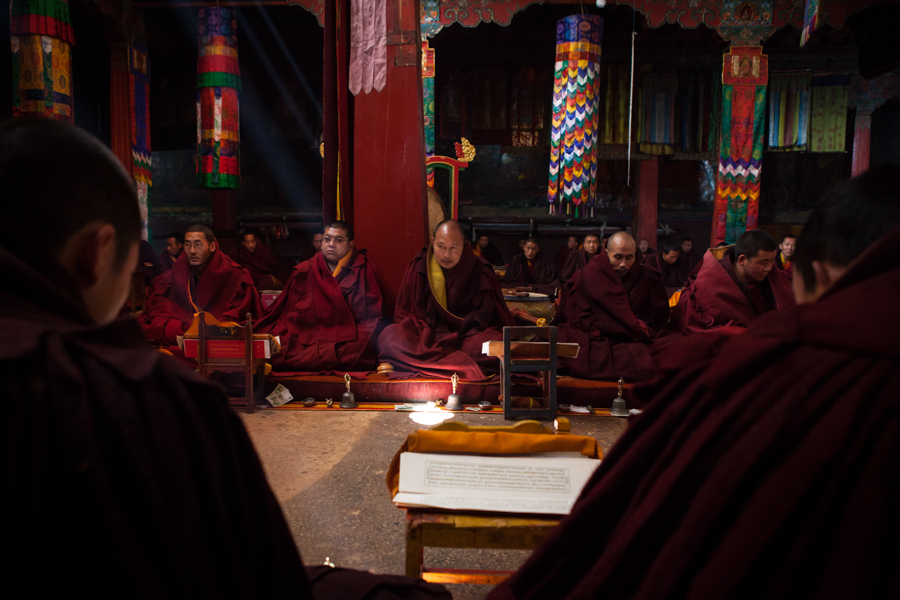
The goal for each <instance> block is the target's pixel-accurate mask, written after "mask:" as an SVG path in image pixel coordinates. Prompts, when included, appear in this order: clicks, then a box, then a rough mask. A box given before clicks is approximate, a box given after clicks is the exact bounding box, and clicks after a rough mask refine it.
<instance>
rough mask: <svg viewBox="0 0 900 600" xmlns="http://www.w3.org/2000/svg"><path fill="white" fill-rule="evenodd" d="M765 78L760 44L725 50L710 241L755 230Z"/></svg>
mask: <svg viewBox="0 0 900 600" xmlns="http://www.w3.org/2000/svg"><path fill="white" fill-rule="evenodd" d="M768 80H769V62H768V57H767V56H765V55H763V53H762V48H761V47H760V46H741V47H732V48H731V51H730V52H728V53H726V54H725V56H724V60H723V67H722V86H723V87H722V138H721V140H722V141H721V145H720V147H719V173H718V177H717V178H716V201H715V207H714V209H713V238H714V239H713V245H715V244H717V243H719V242H726V243H729V244H733V243H734V242H735V241H737V239H738V238H739V237H740V236H741V234H742V233H744V231H746V230H748V229H756V226H757V221H758V216H759V184H760V175H761V172H762V152H763V141H764V139H765V137H764V132H765V125H766V85H767V83H768Z"/></svg>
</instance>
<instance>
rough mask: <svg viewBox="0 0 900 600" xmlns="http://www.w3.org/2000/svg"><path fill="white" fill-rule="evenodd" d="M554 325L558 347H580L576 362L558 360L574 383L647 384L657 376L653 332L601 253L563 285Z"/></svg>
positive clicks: (574, 359) (567, 359) (572, 360)
mask: <svg viewBox="0 0 900 600" xmlns="http://www.w3.org/2000/svg"><path fill="white" fill-rule="evenodd" d="M553 324H554V325H556V327H557V340H558V341H560V342H572V343H577V344H579V345H580V346H581V349H580V351H579V353H578V357H577V358H561V359H560V366H561V367H562V368H563V369H566V370H568V373H569V374H570V375H572V376H573V377H578V378H581V379H618V378H619V377H624V378H625V379H626V380H628V381H646V380H649V379H651V378H653V377H654V376H655V375H656V374H657V371H656V368H655V367H654V365H653V360H652V359H651V358H650V353H649V352H648V349H647V345H648V344H649V343H650V342H651V341H652V336H653V335H654V332H653V331H652V330H651V329H650V328H649V327H647V325H645V324H644V323H643V322H641V321H640V320H638V318H637V317H636V316H635V315H634V312H633V311H632V309H631V304H630V302H629V299H628V292H627V290H626V289H625V285H624V284H623V283H622V278H621V277H620V276H619V274H618V273H616V271H615V270H614V269H613V267H612V265H611V264H610V262H609V257H608V256H607V253H606V252H598V253H597V254H595V255H594V257H593V258H592V259H591V261H590V262H589V263H588V264H587V265H586V266H585V267H584V268H583V269H580V270H578V271H576V272H575V275H574V277H572V281H570V282H569V283H568V284H566V287H565V288H564V289H563V292H562V294H561V296H560V301H559V309H558V310H557V312H556V317H555V319H554V320H553Z"/></svg>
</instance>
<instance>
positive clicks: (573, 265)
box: [559, 233, 600, 283]
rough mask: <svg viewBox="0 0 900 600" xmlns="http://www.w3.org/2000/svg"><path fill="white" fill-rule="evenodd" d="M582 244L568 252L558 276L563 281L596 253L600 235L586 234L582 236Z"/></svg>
mask: <svg viewBox="0 0 900 600" xmlns="http://www.w3.org/2000/svg"><path fill="white" fill-rule="evenodd" d="M582 246H583V247H582V248H581V249H579V250H573V251H572V253H571V254H569V258H567V259H566V266H565V267H563V270H562V273H560V277H559V278H560V280H562V282H563V283H566V282H568V281H569V280H570V279H572V276H573V275H575V272H576V271H578V270H579V269H582V268H584V265H586V264H587V263H588V262H589V261H590V260H591V257H592V256H594V255H595V254H597V251H598V250H600V236H599V235H597V234H596V233H589V234H587V235H586V236H584V244H582Z"/></svg>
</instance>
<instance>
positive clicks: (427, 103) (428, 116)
mask: <svg viewBox="0 0 900 600" xmlns="http://www.w3.org/2000/svg"><path fill="white" fill-rule="evenodd" d="M422 100H423V107H422V108H423V110H422V115H423V116H424V120H425V156H426V158H430V157H432V156H434V50H433V49H432V48H429V47H428V40H424V41H423V42H422ZM425 175H426V176H427V179H428V186H429V187H432V188H433V187H434V167H425Z"/></svg>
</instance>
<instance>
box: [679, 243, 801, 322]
mask: <svg viewBox="0 0 900 600" xmlns="http://www.w3.org/2000/svg"><path fill="white" fill-rule="evenodd" d="M733 254H734V250H733V249H729V250H728V252H726V253H725V256H723V257H722V259H721V260H716V258H715V257H714V256H713V255H712V253H711V252H709V251H708V250H707V252H706V255H704V257H703V262H702V263H701V265H700V270H699V271H698V272H697V275H696V277H694V278H693V279H691V280H690V281H689V282H688V285H687V287H686V288H685V290H684V291H683V292H682V293H681V298H680V299H679V300H678V305H677V306H676V307H675V308H674V310H673V311H672V320H671V329H672V331H678V332H681V333H690V332H696V331H705V330H707V329H713V328H716V327H724V326H727V325H733V326H737V327H747V326H748V325H749V324H750V323H752V322H753V321H754V320H755V319H756V318H757V317H759V316H760V315H761V314H762V311H760V310H759V309H758V308H757V307H756V306H755V304H754V303H753V302H752V301H751V299H750V296H749V291H748V290H747V289H746V288H745V287H744V286H743V285H741V284H740V283H738V281H737V280H736V278H735V276H734V275H733V273H734V270H733V267H732V263H731V257H732V255H733ZM758 286H759V290H760V292H761V293H762V294H763V296H764V297H765V298H767V299H768V302H769V303H770V304H771V309H776V308H784V307H786V306H793V305H794V304H795V302H794V292H793V289H792V287H791V280H790V279H788V277H787V275H785V274H784V272H783V271H781V270H780V269H777V268H773V269H772V270H771V271H769V275H768V277H766V279H764V280H763V281H762V282H760V283H759V284H758Z"/></svg>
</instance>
